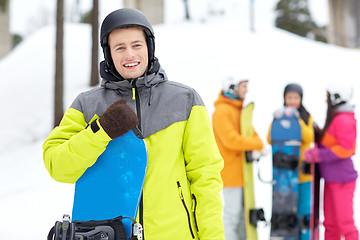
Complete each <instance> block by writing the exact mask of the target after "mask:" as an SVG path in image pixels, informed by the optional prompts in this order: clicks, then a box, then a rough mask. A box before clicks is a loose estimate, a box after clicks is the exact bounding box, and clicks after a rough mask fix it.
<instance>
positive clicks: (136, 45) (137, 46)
mask: <svg viewBox="0 0 360 240" xmlns="http://www.w3.org/2000/svg"><path fill="white" fill-rule="evenodd" d="M141 46H142V45H141V44H134V47H135V48H139V47H141Z"/></svg>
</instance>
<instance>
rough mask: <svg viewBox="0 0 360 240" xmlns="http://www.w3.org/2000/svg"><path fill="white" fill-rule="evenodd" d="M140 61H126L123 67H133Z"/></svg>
mask: <svg viewBox="0 0 360 240" xmlns="http://www.w3.org/2000/svg"><path fill="white" fill-rule="evenodd" d="M139 64H140V62H135V63H127V64H124V67H135V66H137V65H139Z"/></svg>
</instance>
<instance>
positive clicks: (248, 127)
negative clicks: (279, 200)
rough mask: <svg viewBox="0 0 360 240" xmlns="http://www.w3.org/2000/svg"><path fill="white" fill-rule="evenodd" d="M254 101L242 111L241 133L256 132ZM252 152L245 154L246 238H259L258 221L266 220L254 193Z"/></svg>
mask: <svg viewBox="0 0 360 240" xmlns="http://www.w3.org/2000/svg"><path fill="white" fill-rule="evenodd" d="M253 109H254V103H249V104H248V105H247V106H246V107H244V108H243V109H242V111H241V117H240V124H241V125H240V126H241V135H243V136H248V137H250V136H252V135H253V134H254V130H253V125H252V113H253ZM250 155H251V154H246V153H245V152H244V155H243V158H242V159H243V171H244V172H243V176H244V211H245V227H246V238H247V239H251V240H257V228H256V227H257V223H258V221H265V217H264V211H263V209H257V208H256V207H255V194H254V178H253V161H254V160H253V159H251V157H250Z"/></svg>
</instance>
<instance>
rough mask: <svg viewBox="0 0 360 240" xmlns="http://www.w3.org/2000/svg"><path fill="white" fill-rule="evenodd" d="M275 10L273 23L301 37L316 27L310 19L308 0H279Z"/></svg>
mask: <svg viewBox="0 0 360 240" xmlns="http://www.w3.org/2000/svg"><path fill="white" fill-rule="evenodd" d="M275 11H276V15H277V17H276V22H275V25H276V27H278V28H281V29H284V30H286V31H289V32H292V33H295V34H298V35H300V36H303V37H308V36H309V34H310V33H313V32H314V31H316V29H317V28H318V26H317V25H316V23H315V22H314V21H313V20H312V17H311V14H310V11H309V8H308V0H280V1H279V2H278V3H277V5H276V9H275Z"/></svg>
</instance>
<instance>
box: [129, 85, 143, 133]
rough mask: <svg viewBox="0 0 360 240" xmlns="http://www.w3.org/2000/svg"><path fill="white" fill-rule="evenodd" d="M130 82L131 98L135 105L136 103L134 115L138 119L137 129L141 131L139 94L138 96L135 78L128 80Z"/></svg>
mask: <svg viewBox="0 0 360 240" xmlns="http://www.w3.org/2000/svg"><path fill="white" fill-rule="evenodd" d="M130 84H131V85H132V93H133V97H132V99H133V100H135V105H136V115H137V117H138V121H139V126H138V127H139V130H140V131H141V108H140V106H141V104H140V96H139V92H138V88H137V86H136V79H133V80H131V81H130Z"/></svg>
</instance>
